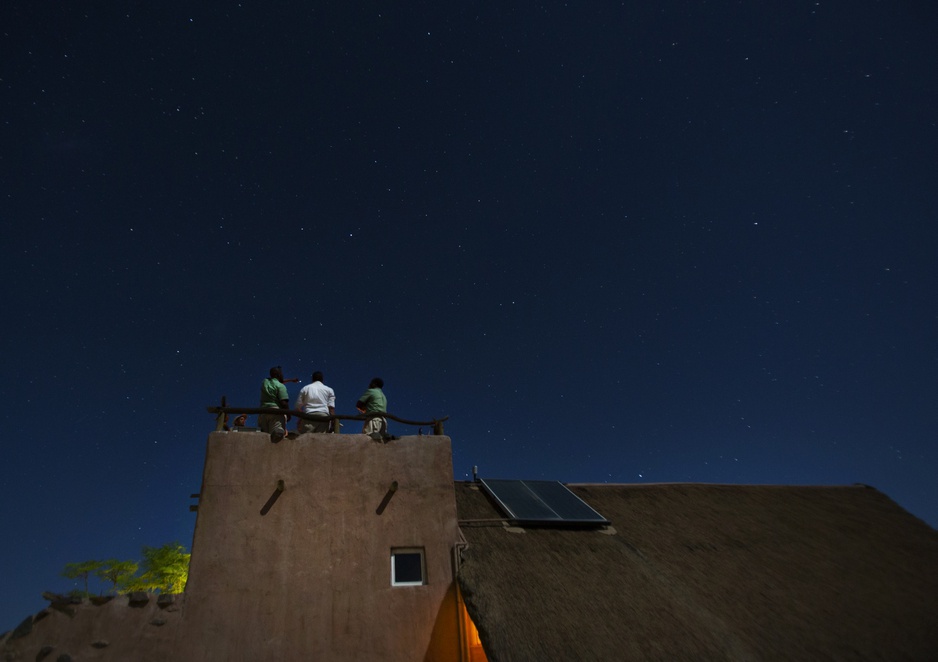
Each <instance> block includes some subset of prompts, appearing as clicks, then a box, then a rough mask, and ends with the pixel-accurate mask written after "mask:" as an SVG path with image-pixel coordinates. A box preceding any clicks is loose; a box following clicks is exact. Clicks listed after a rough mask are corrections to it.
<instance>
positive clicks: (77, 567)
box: [62, 561, 104, 597]
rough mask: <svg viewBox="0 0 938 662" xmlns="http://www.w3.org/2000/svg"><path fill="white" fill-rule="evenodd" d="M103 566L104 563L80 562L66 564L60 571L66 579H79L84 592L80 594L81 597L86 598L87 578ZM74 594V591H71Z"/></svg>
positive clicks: (87, 594)
mask: <svg viewBox="0 0 938 662" xmlns="http://www.w3.org/2000/svg"><path fill="white" fill-rule="evenodd" d="M103 564H104V561H82V562H81V563H66V564H65V569H64V570H62V576H63V577H65V578H66V579H81V580H82V581H83V582H84V585H85V590H84V593H81V596H82V597H88V596H89V595H90V593H88V576H89V575H90V574H91V573H93V572H97V571H98V569H99V568H100V567H101V566H102V565H103ZM73 592H74V591H73Z"/></svg>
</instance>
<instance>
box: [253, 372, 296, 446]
mask: <svg viewBox="0 0 938 662" xmlns="http://www.w3.org/2000/svg"><path fill="white" fill-rule="evenodd" d="M268 407H269V408H273V409H289V408H290V396H289V395H288V394H287V387H286V386H284V384H283V370H282V369H281V368H280V366H279V365H278V366H274V367H273V368H271V369H270V377H268V378H267V379H265V380H264V381H263V382H261V408H268ZM288 420H290V415H289V414H287V415H284V414H281V413H279V412H278V413H270V414H258V416H257V425H258V427H259V428H260V429H261V431H262V432H269V433H270V440H271V441H272V442H274V443H276V442H278V441H280V440H281V439H283V438H284V437H285V436H287V421H288Z"/></svg>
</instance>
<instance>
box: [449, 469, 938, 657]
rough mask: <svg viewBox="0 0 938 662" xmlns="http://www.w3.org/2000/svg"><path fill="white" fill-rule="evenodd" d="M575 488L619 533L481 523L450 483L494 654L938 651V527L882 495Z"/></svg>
mask: <svg viewBox="0 0 938 662" xmlns="http://www.w3.org/2000/svg"><path fill="white" fill-rule="evenodd" d="M569 487H570V488H571V490H572V491H573V492H574V493H576V494H577V495H578V496H580V497H581V498H582V499H583V500H585V501H586V502H587V503H588V504H589V505H591V506H592V507H593V508H595V509H596V510H598V511H599V512H600V513H601V514H602V515H604V516H605V517H606V518H608V519H609V520H610V521H611V522H612V527H611V529H606V530H603V529H592V530H590V529H576V530H571V529H561V528H549V527H543V528H532V527H523V528H521V527H511V528H507V527H506V526H504V525H502V524H500V523H498V522H492V521H488V522H486V521H479V520H487V519H491V518H499V517H500V516H501V513H500V512H499V511H498V510H497V509H496V508H495V507H494V506H493V505H492V504H491V503H490V502H489V500H488V498H487V497H486V496H485V494H484V493H483V492H481V491H479V490H478V488H477V487H476V485H474V484H472V483H457V484H456V503H457V511H458V516H459V518H460V520H461V521H460V527H461V530H462V532H463V534H464V535H465V537H466V540H467V541H468V543H469V545H468V548H467V549H465V550H464V551H463V552H462V554H461V558H462V561H461V565H460V567H459V571H458V572H459V575H458V581H459V586H460V588H461V590H462V593H463V597H464V600H465V602H466V607H467V610H468V612H469V615H470V616H471V617H472V619H473V621H474V622H475V624H476V626H477V627H478V630H479V635H480V638H481V640H482V644H483V647H484V649H485V651H486V653H487V655H488V658H489V660H490V661H492V662H496V661H500V662H505V661H508V660H516V661H517V660H649V659H653V660H707V659H710V660H780V659H784V660H822V659H823V660H861V659H862V660H877V659H879V660H901V659H909V660H938V531H935V530H934V529H932V528H931V527H929V526H928V525H927V524H925V523H924V522H922V521H921V520H919V519H917V518H915V517H914V516H912V515H910V514H909V513H907V512H906V511H905V510H903V509H902V508H901V507H899V506H898V505H897V504H896V503H894V502H893V501H891V500H890V499H889V498H888V497H887V496H885V495H884V494H882V493H880V492H878V491H877V490H875V489H873V488H870V487H866V486H850V487H775V486H731V485H681V484H670V485H579V486H573V485H571V486H569ZM472 520H476V521H472Z"/></svg>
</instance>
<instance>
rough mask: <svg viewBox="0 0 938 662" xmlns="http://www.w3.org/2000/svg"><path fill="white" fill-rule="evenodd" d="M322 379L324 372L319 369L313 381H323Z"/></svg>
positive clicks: (314, 374)
mask: <svg viewBox="0 0 938 662" xmlns="http://www.w3.org/2000/svg"><path fill="white" fill-rule="evenodd" d="M322 379H323V377H322V373H321V372H319V371H318V370H317V371H316V372H314V373H313V381H314V382H321V381H322Z"/></svg>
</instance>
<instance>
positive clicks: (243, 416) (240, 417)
mask: <svg viewBox="0 0 938 662" xmlns="http://www.w3.org/2000/svg"><path fill="white" fill-rule="evenodd" d="M247 422H248V415H247V414H239V415H238V418H236V419H235V422H234V424H235V425H237V426H238V427H239V428H240V427H244V424H245V423H247Z"/></svg>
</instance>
